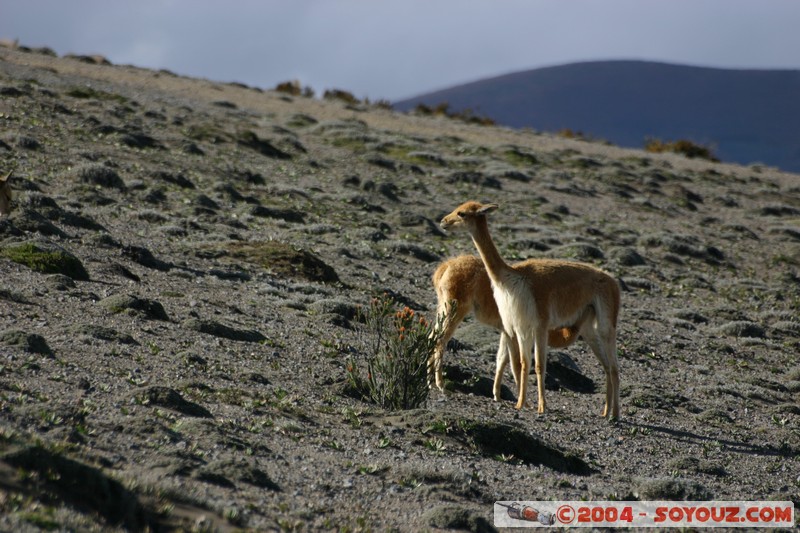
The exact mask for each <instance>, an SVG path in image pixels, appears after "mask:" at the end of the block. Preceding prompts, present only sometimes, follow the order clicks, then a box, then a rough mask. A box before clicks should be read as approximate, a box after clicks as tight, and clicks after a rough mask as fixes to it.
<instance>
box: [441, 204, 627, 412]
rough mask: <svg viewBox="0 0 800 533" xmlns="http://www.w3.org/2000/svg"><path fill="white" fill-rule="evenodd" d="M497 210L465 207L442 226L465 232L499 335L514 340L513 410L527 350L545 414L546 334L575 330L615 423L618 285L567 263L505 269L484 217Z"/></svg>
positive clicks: (523, 384) (522, 387)
mask: <svg viewBox="0 0 800 533" xmlns="http://www.w3.org/2000/svg"><path fill="white" fill-rule="evenodd" d="M495 209H497V205H496V204H485V205H484V204H480V203H478V202H466V203H464V204H462V205H460V206H458V207H457V208H456V209H455V211H453V212H452V213H450V214H449V215H447V216H445V217H444V218H442V221H441V226H442V228H444V229H447V228H450V227H460V226H463V227H465V228H466V229H467V230H468V231H469V233H470V235H471V236H472V241H473V243H474V244H475V247H476V248H477V249H478V252H479V253H480V256H481V259H482V260H483V263H484V265H485V266H486V272H487V273H488V275H489V279H490V280H491V284H492V291H493V293H494V299H495V302H496V303H497V308H498V311H499V313H500V319H501V321H502V323H503V331H504V332H505V334H506V335H507V336H508V337H509V338H512V339H516V341H517V346H518V350H519V351H518V354H519V358H520V370H519V372H520V379H519V395H518V399H517V409H522V407H523V406H524V405H525V398H526V394H527V388H528V374H529V373H530V366H531V347H533V348H534V354H535V358H536V365H535V369H536V382H537V385H538V389H539V390H538V392H539V395H538V412H539V413H543V412H544V411H545V400H544V377H545V372H546V371H547V336H548V331H549V330H551V329H558V328H561V327H566V326H572V325H576V324H577V325H578V327H579V331H580V336H581V337H582V338H583V339H584V340H586V342H587V343H588V344H589V346H590V347H591V348H592V351H593V352H594V353H595V355H596V356H597V358H598V359H599V360H600V363H601V364H602V365H603V370H604V371H605V374H606V403H605V407H604V408H603V416H608V417H613V418H619V365H618V363H617V350H616V331H617V316H618V315H619V307H620V295H619V285H618V284H617V282H616V280H615V279H614V278H612V277H611V276H610V275H608V274H607V273H605V272H603V271H602V270H599V269H597V268H595V267H593V266H590V265H586V264H582V263H575V262H571V261H560V260H553V259H531V260H528V261H525V262H522V263H519V264H516V265H513V266H509V265H508V264H506V262H505V261H503V258H502V257H500V253H499V252H498V251H497V248H496V247H495V245H494V242H492V237H491V235H489V224H488V222H487V220H486V217H487V215H488V214H489V213H491V212H492V211H494V210H495Z"/></svg>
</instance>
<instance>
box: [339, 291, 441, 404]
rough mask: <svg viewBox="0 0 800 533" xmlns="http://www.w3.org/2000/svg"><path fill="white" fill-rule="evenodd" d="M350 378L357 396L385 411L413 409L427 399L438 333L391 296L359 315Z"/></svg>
mask: <svg viewBox="0 0 800 533" xmlns="http://www.w3.org/2000/svg"><path fill="white" fill-rule="evenodd" d="M359 318H360V320H359V322H360V325H359V326H358V339H357V342H356V344H355V346H350V348H351V349H353V350H354V351H355V354H354V355H353V354H351V355H350V356H349V357H348V361H347V378H348V381H349V383H350V385H351V386H352V387H353V389H354V390H355V391H357V392H358V393H359V394H361V395H362V396H364V397H365V398H368V399H369V400H371V401H373V402H375V403H377V404H378V405H380V406H381V407H383V408H385V409H413V408H415V407H419V406H421V405H423V404H424V403H425V401H426V400H427V398H428V381H427V364H428V357H429V356H430V354H431V352H432V351H433V348H434V346H435V345H436V341H437V340H438V337H439V334H438V333H434V332H433V331H432V325H431V324H430V322H428V320H427V319H426V318H425V317H422V316H419V315H418V314H417V313H415V312H414V311H413V310H411V309H410V308H409V307H407V306H406V307H402V308H400V307H399V306H398V305H397V303H396V302H395V301H394V300H393V299H392V298H391V297H388V296H383V297H381V298H375V299H373V300H372V302H371V303H370V305H369V308H367V309H366V310H364V311H362V312H361V313H360V317H359Z"/></svg>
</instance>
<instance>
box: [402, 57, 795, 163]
mask: <svg viewBox="0 0 800 533" xmlns="http://www.w3.org/2000/svg"><path fill="white" fill-rule="evenodd" d="M443 102H447V103H448V104H450V109H452V110H455V111H460V110H466V109H470V110H472V111H473V112H475V113H476V114H478V115H481V116H488V117H490V118H492V119H494V120H495V121H496V122H497V123H499V124H502V125H506V126H511V127H515V128H521V127H531V128H533V129H536V130H541V131H559V130H562V129H571V130H573V131H575V132H581V133H583V134H584V135H586V136H589V137H594V138H599V139H604V140H607V141H610V142H612V143H614V144H618V145H620V146H629V147H637V148H641V147H642V146H643V145H644V141H645V138H647V137H655V138H659V139H661V140H665V141H666V140H677V139H689V140H691V141H694V142H695V143H699V144H704V145H707V146H710V147H711V148H712V149H713V152H714V153H715V154H716V155H717V156H718V157H719V158H720V159H722V160H723V161H728V162H737V163H742V164H749V163H765V164H768V165H772V166H777V167H779V168H781V169H784V170H788V171H793V172H800V70H729V69H717V68H702V67H690V66H680V65H670V64H664V63H653V62H645V61H600V62H590V63H575V64H570V65H564V66H558V67H549V68H541V69H535V70H529V71H525V72H518V73H514V74H508V75H505V76H500V77H496V78H490V79H485V80H481V81H476V82H474V83H468V84H465V85H459V86H457V87H452V88H449V89H444V90H440V91H436V92H432V93H428V94H423V95H421V96H417V97H414V98H409V99H407V100H402V101H400V102H396V103H395V105H394V107H395V109H398V110H401V111H407V110H411V109H413V108H414V107H416V106H417V105H418V104H420V103H424V104H427V105H437V104H440V103H443Z"/></svg>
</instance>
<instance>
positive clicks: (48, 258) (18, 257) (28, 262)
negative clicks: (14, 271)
mask: <svg viewBox="0 0 800 533" xmlns="http://www.w3.org/2000/svg"><path fill="white" fill-rule="evenodd" d="M0 257H5V258H6V259H10V260H11V261H14V262H15V263H19V264H20V265H25V266H26V267H28V268H30V269H31V270H34V271H36V272H40V273H42V274H63V275H65V276H69V277H70V278H72V279H75V280H78V281H88V280H89V273H88V272H87V271H86V269H85V268H84V266H83V263H81V261H80V260H79V259H78V258H77V257H75V256H74V255H72V254H71V253H69V252H68V251H66V250H64V249H63V248H61V247H59V246H56V245H54V244H49V243H48V244H44V243H35V242H26V243H22V244H19V245H13V246H8V247H6V248H0Z"/></svg>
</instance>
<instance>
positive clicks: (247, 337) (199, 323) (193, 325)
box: [183, 318, 267, 342]
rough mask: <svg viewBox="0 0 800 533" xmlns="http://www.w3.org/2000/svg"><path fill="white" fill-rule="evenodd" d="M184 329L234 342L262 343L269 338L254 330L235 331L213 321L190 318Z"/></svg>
mask: <svg viewBox="0 0 800 533" xmlns="http://www.w3.org/2000/svg"><path fill="white" fill-rule="evenodd" d="M183 327H185V328H187V329H191V330H194V331H199V332H200V333H205V334H207V335H213V336H214V337H222V338H223V339H230V340H234V341H244V342H261V341H265V340H267V338H266V337H265V336H264V335H262V334H261V333H259V332H257V331H253V330H244V329H235V328H232V327H230V326H226V325H224V324H220V323H219V322H215V321H213V320H201V319H199V318H190V319H188V320H186V321H184V322H183Z"/></svg>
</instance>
